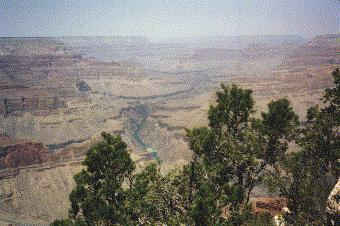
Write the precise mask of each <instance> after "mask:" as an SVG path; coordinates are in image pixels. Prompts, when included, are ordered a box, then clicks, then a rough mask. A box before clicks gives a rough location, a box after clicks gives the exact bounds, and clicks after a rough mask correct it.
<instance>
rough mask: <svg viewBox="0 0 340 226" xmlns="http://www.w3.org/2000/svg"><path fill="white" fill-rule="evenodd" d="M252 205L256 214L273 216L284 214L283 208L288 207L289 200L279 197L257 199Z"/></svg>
mask: <svg viewBox="0 0 340 226" xmlns="http://www.w3.org/2000/svg"><path fill="white" fill-rule="evenodd" d="M251 203H252V208H253V211H254V212H255V213H256V214H259V213H269V214H270V215H271V216H275V215H277V214H280V213H282V210H283V208H284V207H287V200H286V199H284V198H279V197H256V198H253V200H252V201H251Z"/></svg>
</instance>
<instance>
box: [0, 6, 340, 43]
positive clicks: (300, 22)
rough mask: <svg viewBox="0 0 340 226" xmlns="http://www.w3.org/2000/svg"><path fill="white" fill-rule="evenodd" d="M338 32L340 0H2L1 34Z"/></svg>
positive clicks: (168, 35)
mask: <svg viewBox="0 0 340 226" xmlns="http://www.w3.org/2000/svg"><path fill="white" fill-rule="evenodd" d="M339 32H340V0H0V36H11V37H13V36H25V37H30V36H83V35H90V36H114V35H123V36H146V37H148V38H151V39H152V38H154V39H164V38H181V37H196V36H235V35H267V34H271V35H285V34H293V35H296V34H297V35H301V36H303V37H312V36H315V35H319V34H327V33H339Z"/></svg>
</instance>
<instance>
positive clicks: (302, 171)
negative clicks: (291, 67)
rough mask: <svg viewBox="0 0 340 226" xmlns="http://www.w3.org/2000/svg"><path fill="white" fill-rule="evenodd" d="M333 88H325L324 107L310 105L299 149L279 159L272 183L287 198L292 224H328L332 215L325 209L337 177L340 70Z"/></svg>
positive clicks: (299, 141) (300, 134)
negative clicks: (279, 168) (278, 166)
mask: <svg viewBox="0 0 340 226" xmlns="http://www.w3.org/2000/svg"><path fill="white" fill-rule="evenodd" d="M332 75H333V78H334V82H335V87H333V88H329V89H326V90H325V94H324V96H323V98H322V100H323V101H324V106H323V107H322V108H321V109H320V108H319V107H318V106H314V107H311V108H310V109H308V112H307V120H306V122H305V123H304V125H303V126H302V127H301V129H300V131H299V136H298V137H297V139H296V142H297V143H298V145H299V147H300V150H299V151H298V152H295V153H291V154H289V155H286V156H285V158H284V159H283V160H282V161H280V167H281V169H282V170H276V171H275V173H273V174H272V177H271V180H270V181H271V183H272V184H273V185H275V186H277V187H278V188H279V191H280V193H281V195H282V196H284V197H286V198H287V201H288V208H289V210H290V213H289V214H286V216H285V219H286V221H287V223H289V224H291V225H329V224H330V220H335V216H329V215H328V214H327V212H326V202H327V199H328V196H329V193H330V191H331V190H332V188H333V187H334V185H335V183H336V180H337V178H339V172H340V171H339V158H340V131H339V128H340V123H339V122H340V107H339V106H340V104H339V103H340V72H339V70H338V69H336V70H335V71H334V72H333V73H332Z"/></svg>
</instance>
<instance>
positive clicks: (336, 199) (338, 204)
mask: <svg viewBox="0 0 340 226" xmlns="http://www.w3.org/2000/svg"><path fill="white" fill-rule="evenodd" d="M327 213H328V214H329V215H331V216H335V218H336V217H337V220H340V178H339V179H338V182H337V183H336V185H335V186H334V188H333V190H332V191H331V193H330V195H329V197H328V201H327ZM338 222H339V221H338ZM333 223H334V224H333V225H335V222H333Z"/></svg>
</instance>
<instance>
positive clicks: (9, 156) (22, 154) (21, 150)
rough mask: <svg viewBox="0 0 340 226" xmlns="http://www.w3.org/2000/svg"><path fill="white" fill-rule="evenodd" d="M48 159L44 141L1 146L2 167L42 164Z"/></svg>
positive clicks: (0, 158) (0, 163)
mask: <svg viewBox="0 0 340 226" xmlns="http://www.w3.org/2000/svg"><path fill="white" fill-rule="evenodd" d="M47 159H48V150H47V149H46V148H45V147H44V146H43V144H42V143H32V142H30V143H23V144H15V145H10V146H7V147H2V148H0V169H6V168H18V167H23V166H29V165H33V164H41V163H43V162H46V161H47Z"/></svg>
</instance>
